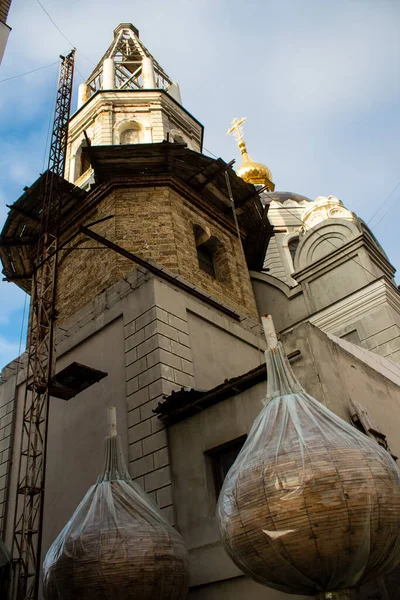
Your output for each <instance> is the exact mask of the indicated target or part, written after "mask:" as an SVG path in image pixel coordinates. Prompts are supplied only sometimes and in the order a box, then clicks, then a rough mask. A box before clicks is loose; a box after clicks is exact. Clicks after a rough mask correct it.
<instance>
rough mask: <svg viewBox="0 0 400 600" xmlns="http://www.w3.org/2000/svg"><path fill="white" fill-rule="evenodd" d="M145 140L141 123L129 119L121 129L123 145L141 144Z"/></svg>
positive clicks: (120, 136)
mask: <svg viewBox="0 0 400 600" xmlns="http://www.w3.org/2000/svg"><path fill="white" fill-rule="evenodd" d="M142 141H143V132H142V128H141V127H140V125H139V123H136V121H129V122H128V123H124V124H123V126H122V127H121V129H120V131H119V143H120V145H121V146H124V145H130V144H140V143H141V142H142Z"/></svg>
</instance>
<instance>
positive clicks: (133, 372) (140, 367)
mask: <svg viewBox="0 0 400 600" xmlns="http://www.w3.org/2000/svg"><path fill="white" fill-rule="evenodd" d="M146 369H147V364H146V358H140V359H139V360H136V361H135V362H134V363H132V364H131V365H129V366H128V367H127V368H126V371H125V372H126V379H127V380H128V379H131V378H132V377H136V376H137V375H140V373H143V372H144V371H146ZM139 385H140V379H139Z"/></svg>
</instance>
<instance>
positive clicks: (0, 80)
mask: <svg viewBox="0 0 400 600" xmlns="http://www.w3.org/2000/svg"><path fill="white" fill-rule="evenodd" d="M53 65H58V60H56V62H52V63H50V64H49V65H44V67H38V68H37V69H32V71H26V73H20V74H19V75H12V77H6V78H5V79H0V83H3V82H4V81H9V80H10V79H17V77H24V76H25V75H29V74H30V73H36V71H41V70H42V69H48V68H49V67H52V66H53Z"/></svg>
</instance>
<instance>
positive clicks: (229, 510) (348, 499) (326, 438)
mask: <svg viewBox="0 0 400 600" xmlns="http://www.w3.org/2000/svg"><path fill="white" fill-rule="evenodd" d="M263 322H264V326H265V328H266V332H267V333H268V336H267V337H269V338H270V342H271V346H270V347H269V349H268V350H267V352H266V360H267V373H268V387H267V400H266V401H265V407H264V408H263V410H262V411H261V413H260V414H259V416H258V417H257V419H256V421H255V423H254V425H253V427H252V429H251V431H250V433H249V436H248V439H247V441H246V443H245V445H244V446H243V448H242V450H241V452H240V453H239V455H238V457H237V459H236V461H235V463H234V464H233V466H232V468H231V469H230V471H229V473H228V475H227V477H226V480H225V482H224V486H223V488H222V491H221V494H220V497H219V501H218V519H219V525H220V531H221V539H222V542H223V545H224V547H225V549H226V551H227V552H228V554H229V555H230V556H231V558H232V559H233V561H234V562H235V563H236V565H237V566H238V567H239V568H240V569H241V570H242V571H243V572H244V573H246V574H247V575H248V576H249V577H251V578H252V579H254V580H255V581H257V582H259V583H262V584H264V585H267V586H270V587H272V588H275V589H278V590H281V591H283V592H287V593H293V594H304V595H316V594H322V595H321V596H319V597H323V598H324V597H325V595H324V594H325V593H326V592H335V591H338V590H339V591H340V590H345V589H346V588H353V587H354V586H356V585H357V584H359V583H361V582H363V581H367V580H368V579H372V578H374V577H376V576H378V575H380V574H383V573H386V572H389V571H390V570H391V569H393V568H394V567H395V566H396V565H397V564H398V563H399V562H400V471H399V469H398V467H397V465H396V463H395V462H394V460H393V458H392V457H391V456H390V454H389V453H388V452H387V451H386V450H384V449H383V448H381V447H380V446H379V445H378V444H377V443H376V442H375V441H374V440H372V439H371V438H369V437H367V436H366V435H364V434H363V433H360V432H359V431H358V430H357V429H355V428H354V427H352V426H351V425H349V424H348V423H346V422H345V421H343V420H342V419H340V418H339V417H338V416H336V415H335V414H334V413H332V412H331V411H330V410H328V409H327V408H326V407H325V406H323V405H322V404H321V403H320V402H318V401H317V400H315V399H314V398H312V397H311V396H310V395H308V394H307V393H306V392H305V391H304V389H303V388H302V387H301V385H300V384H299V382H298V381H297V380H296V378H295V376H294V374H293V372H292V370H291V367H290V365H289V363H288V360H287V358H286V356H285V354H284V351H283V348H282V346H281V344H278V342H277V341H276V338H274V335H273V334H272V333H271V331H270V325H268V323H269V322H268V321H267V320H265V318H264V319H263ZM378 401H379V398H377V402H378ZM339 594H340V592H339ZM326 597H329V598H331V597H336V596H333V595H332V593H331V594H327V596H326ZM343 597H345V593H344V592H343Z"/></svg>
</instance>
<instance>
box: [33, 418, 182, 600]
mask: <svg viewBox="0 0 400 600" xmlns="http://www.w3.org/2000/svg"><path fill="white" fill-rule="evenodd" d="M114 411H115V409H114ZM113 414H114V415H115V413H114V412H113V411H112V412H111V415H113ZM112 423H113V424H112V431H113V433H112V434H111V436H110V437H108V438H106V458H105V465H104V469H103V472H102V473H101V475H100V476H99V478H98V480H97V483H96V484H95V485H94V486H92V487H91V488H90V489H89V491H88V492H87V494H86V496H85V497H84V498H83V500H82V502H81V503H80V505H79V506H78V508H77V509H76V511H75V513H74V514H73V516H72V518H71V519H70V521H69V522H68V523H67V525H66V526H65V527H64V529H63V530H62V532H61V533H60V534H59V536H58V537H57V538H56V540H55V541H54V542H53V544H52V546H51V547H50V549H49V551H48V552H47V555H46V558H45V561H44V564H43V583H44V593H45V597H46V599H47V600H150V599H151V600H153V599H155V598H157V599H159V600H181V599H184V598H185V597H186V595H187V589H188V556H187V551H186V549H185V546H184V542H183V540H182V538H181V536H180V535H179V533H178V532H177V531H176V530H175V529H174V528H173V527H172V526H171V525H170V524H169V523H167V521H166V520H165V519H164V517H163V516H162V514H161V512H160V510H159V509H158V507H157V506H156V505H155V504H154V503H153V501H152V500H151V499H150V498H149V496H148V495H147V494H146V493H145V492H143V491H142V490H141V488H140V487H139V486H137V485H136V484H135V483H134V482H132V481H131V478H130V476H129V473H128V470H127V468H126V465H125V461H124V458H123V456H122V452H121V446H120V439H119V437H118V436H117V435H116V429H115V417H112Z"/></svg>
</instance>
